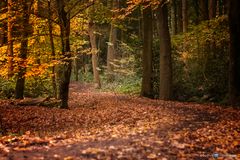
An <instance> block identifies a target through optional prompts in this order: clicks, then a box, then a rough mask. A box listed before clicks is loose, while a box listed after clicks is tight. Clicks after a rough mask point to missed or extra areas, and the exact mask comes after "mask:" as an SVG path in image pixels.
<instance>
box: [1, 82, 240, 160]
mask: <svg viewBox="0 0 240 160" xmlns="http://www.w3.org/2000/svg"><path fill="white" fill-rule="evenodd" d="M70 91H71V93H70V102H69V106H70V109H69V110H60V109H57V108H46V107H37V106H28V107H20V106H15V105H13V104H11V103H10V102H8V101H1V102H0V106H1V107H0V113H1V116H2V126H3V128H4V129H5V130H6V131H7V132H9V133H21V134H22V135H20V136H19V135H13V134H12V135H10V136H3V137H1V138H0V160H2V159H4V160H5V159H6V160H10V159H11V160H12V159H13V160H15V159H16V160H21V159H29V160H32V159H49V160H51V159H65V160H72V159H122V160H123V159H162V160H166V159H171V160H172V159H213V158H212V155H213V153H217V154H215V156H219V157H223V158H222V159H224V158H225V159H237V158H239V159H240V127H239V126H240V116H239V115H240V111H239V110H236V109H233V108H230V107H225V108H223V107H219V106H214V105H201V104H195V103H180V102H166V101H159V100H150V99H146V98H140V97H130V96H126V95H117V94H114V93H103V92H98V91H95V90H94V89H93V87H92V86H91V85H90V84H85V85H83V84H78V83H72V84H71V89H70ZM237 156H239V157H237Z"/></svg>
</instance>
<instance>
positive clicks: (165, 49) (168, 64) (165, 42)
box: [158, 4, 172, 100]
mask: <svg viewBox="0 0 240 160" xmlns="http://www.w3.org/2000/svg"><path fill="white" fill-rule="evenodd" d="M158 12H159V14H158V21H159V29H160V30H159V33H160V88H159V92H160V93H159V98H160V99H162V100H170V99H171V98H172V58H171V41H170V34H169V28H168V9H167V4H163V6H159V8H158Z"/></svg>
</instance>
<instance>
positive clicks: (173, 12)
mask: <svg viewBox="0 0 240 160" xmlns="http://www.w3.org/2000/svg"><path fill="white" fill-rule="evenodd" d="M176 24H177V23H176V0H171V29H172V35H175V34H177V26H176Z"/></svg>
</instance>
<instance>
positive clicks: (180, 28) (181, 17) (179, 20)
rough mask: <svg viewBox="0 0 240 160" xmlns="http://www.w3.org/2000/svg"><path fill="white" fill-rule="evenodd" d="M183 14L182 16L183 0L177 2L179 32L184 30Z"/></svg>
mask: <svg viewBox="0 0 240 160" xmlns="http://www.w3.org/2000/svg"><path fill="white" fill-rule="evenodd" d="M182 24H183V16H182V1H181V0H179V1H178V3H177V33H182V32H183V25H182Z"/></svg>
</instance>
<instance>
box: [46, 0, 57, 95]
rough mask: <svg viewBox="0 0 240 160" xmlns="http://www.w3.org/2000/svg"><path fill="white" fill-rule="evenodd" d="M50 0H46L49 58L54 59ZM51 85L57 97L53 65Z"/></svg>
mask: <svg viewBox="0 0 240 160" xmlns="http://www.w3.org/2000/svg"><path fill="white" fill-rule="evenodd" d="M51 14H52V13H51V1H48V30H49V38H50V46H51V60H52V61H53V60H55V55H56V54H55V46H54V41H53V33H52V32H53V26H52V20H51ZM52 87H53V95H54V97H55V98H56V97H57V89H56V88H57V85H56V75H55V66H53V67H52Z"/></svg>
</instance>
